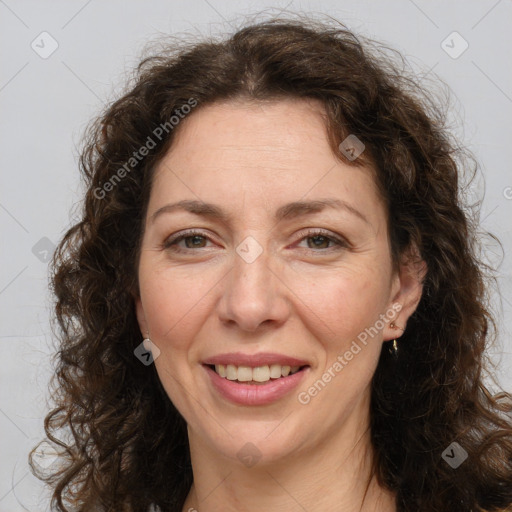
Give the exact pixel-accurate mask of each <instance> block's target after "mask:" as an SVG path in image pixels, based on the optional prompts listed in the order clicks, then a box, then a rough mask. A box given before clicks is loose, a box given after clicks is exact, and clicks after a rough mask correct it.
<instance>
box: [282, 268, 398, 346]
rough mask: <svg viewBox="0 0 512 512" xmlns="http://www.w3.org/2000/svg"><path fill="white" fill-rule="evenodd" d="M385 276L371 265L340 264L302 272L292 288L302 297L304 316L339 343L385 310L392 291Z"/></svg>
mask: <svg viewBox="0 0 512 512" xmlns="http://www.w3.org/2000/svg"><path fill="white" fill-rule="evenodd" d="M384 277H385V276H384V273H383V272H379V271H374V270H372V269H371V267H370V266H366V267H365V268H364V269H359V270H356V269H354V268H353V267H351V268H348V267H347V268H337V269H333V270H332V271H329V272H327V271H324V272H317V273H316V274H315V275H314V276H312V275H311V276H307V275H304V274H302V277H301V278H300V279H297V278H295V282H294V283H293V284H292V283H290V288H291V289H292V290H293V292H294V294H295V295H296V297H297V298H298V299H299V300H297V301H296V304H297V305H298V306H300V307H301V309H302V310H303V314H302V315H301V316H302V318H309V319H310V320H311V321H312V322H313V324H312V325H316V326H317V327H316V329H317V330H319V332H321V333H324V334H325V335H326V336H327V337H328V338H329V337H330V338H336V342H338V343H339V342H340V340H343V339H345V340H346V339H347V337H350V336H357V334H358V333H359V332H360V331H361V330H362V329H364V328H366V327H368V326H369V325H371V324H373V323H374V322H375V320H376V319H377V318H378V317H379V314H380V313H382V312H383V308H385V307H386V304H387V299H388V294H387V292H388V291H389V290H388V287H387V281H385V279H384ZM308 311H309V313H308Z"/></svg>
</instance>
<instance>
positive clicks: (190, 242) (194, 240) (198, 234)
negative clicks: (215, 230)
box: [163, 230, 210, 252]
mask: <svg viewBox="0 0 512 512" xmlns="http://www.w3.org/2000/svg"><path fill="white" fill-rule="evenodd" d="M207 240H210V238H209V237H208V235H207V234H206V233H204V232H202V231H193V230H191V231H186V232H182V233H178V235H175V236H171V237H170V238H168V239H167V240H166V241H165V242H164V244H163V248H164V249H171V250H174V251H176V252H186V251H187V250H193V249H202V248H204V247H205V245H204V243H205V242H206V241H207ZM181 242H185V247H183V246H180V245H179V244H180V243H181Z"/></svg>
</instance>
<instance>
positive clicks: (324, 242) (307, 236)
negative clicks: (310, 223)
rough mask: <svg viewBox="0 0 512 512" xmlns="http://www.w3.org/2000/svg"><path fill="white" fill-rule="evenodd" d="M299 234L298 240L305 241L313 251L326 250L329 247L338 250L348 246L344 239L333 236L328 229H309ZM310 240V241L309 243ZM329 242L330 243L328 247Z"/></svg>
mask: <svg viewBox="0 0 512 512" xmlns="http://www.w3.org/2000/svg"><path fill="white" fill-rule="evenodd" d="M301 234H302V235H303V236H302V238H301V240H300V242H302V241H306V243H307V248H308V249H310V250H312V251H313V252H326V251H327V250H329V249H330V250H338V249H342V248H347V247H349V244H348V243H347V242H346V241H344V240H343V239H341V238H339V237H337V236H334V235H333V234H332V233H331V232H330V231H326V230H323V229H309V230H307V231H306V232H305V233H301ZM310 241H311V243H309V242H310ZM329 244H331V246H330V247H329ZM333 245H334V247H333ZM329 252H330V251H329Z"/></svg>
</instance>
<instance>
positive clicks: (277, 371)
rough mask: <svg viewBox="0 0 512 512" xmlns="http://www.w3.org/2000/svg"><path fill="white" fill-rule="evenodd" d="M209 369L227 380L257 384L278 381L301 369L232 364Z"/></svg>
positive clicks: (217, 365) (298, 367) (273, 365)
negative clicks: (272, 380)
mask: <svg viewBox="0 0 512 512" xmlns="http://www.w3.org/2000/svg"><path fill="white" fill-rule="evenodd" d="M210 368H212V369H213V370H215V372H216V373H217V374H218V375H220V376H221V377H222V378H225V379H227V380H231V381H237V382H247V383H250V384H259V383H264V382H268V381H269V380H271V379H280V378H281V377H287V376H288V375H293V374H295V373H297V372H298V371H299V370H300V368H301V367H300V366H289V365H280V364H271V365H263V366H256V367H255V368H251V367H250V366H235V365H233V364H228V365H223V364H216V365H211V366H210Z"/></svg>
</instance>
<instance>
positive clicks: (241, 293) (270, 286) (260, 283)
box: [218, 250, 290, 332]
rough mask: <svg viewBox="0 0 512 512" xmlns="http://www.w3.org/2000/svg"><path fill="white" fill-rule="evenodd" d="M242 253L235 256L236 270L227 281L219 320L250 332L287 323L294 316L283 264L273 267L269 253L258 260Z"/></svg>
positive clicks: (263, 254) (233, 270)
mask: <svg viewBox="0 0 512 512" xmlns="http://www.w3.org/2000/svg"><path fill="white" fill-rule="evenodd" d="M240 254H242V253H240ZM240 254H239V253H235V254H234V263H233V268H232V271H231V272H229V273H228V274H227V276H226V278H225V279H224V280H223V284H224V288H223V293H222V297H221V299H220V300H219V302H218V315H219V319H220V320H221V322H222V323H224V324H225V325H227V326H228V327H235V326H236V327H238V328H239V329H240V330H243V331H248V332H256V331H258V330H261V329H262V328H270V327H272V326H273V327H274V328H275V327H278V326H280V325H282V324H284V323H285V322H286V320H287V318H288V317H289V315H290V301H289V299H288V295H287V293H288V288H287V286H286V285H285V283H284V281H283V276H282V271H281V272H280V271H279V268H278V267H279V265H276V264H273V263H275V262H273V261H272V257H271V256H270V255H269V254H268V251H266V250H264V251H263V252H262V253H261V254H260V255H259V256H258V257H257V258H256V259H254V261H251V259H244V257H242V256H240ZM279 274H281V275H279Z"/></svg>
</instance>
